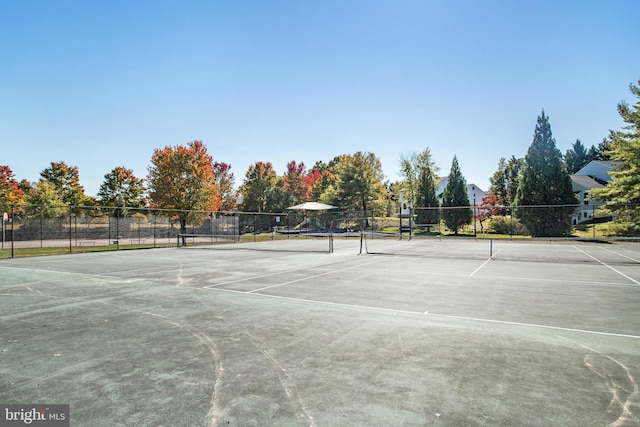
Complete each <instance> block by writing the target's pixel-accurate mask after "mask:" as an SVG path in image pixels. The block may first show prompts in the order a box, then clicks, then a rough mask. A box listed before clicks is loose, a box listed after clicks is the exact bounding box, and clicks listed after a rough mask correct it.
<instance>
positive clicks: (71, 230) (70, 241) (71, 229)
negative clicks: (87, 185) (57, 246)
mask: <svg viewBox="0 0 640 427" xmlns="http://www.w3.org/2000/svg"><path fill="white" fill-rule="evenodd" d="M72 208H73V205H72V204H69V253H71V248H72V246H71V245H72V242H73V226H72V224H71V212H72Z"/></svg>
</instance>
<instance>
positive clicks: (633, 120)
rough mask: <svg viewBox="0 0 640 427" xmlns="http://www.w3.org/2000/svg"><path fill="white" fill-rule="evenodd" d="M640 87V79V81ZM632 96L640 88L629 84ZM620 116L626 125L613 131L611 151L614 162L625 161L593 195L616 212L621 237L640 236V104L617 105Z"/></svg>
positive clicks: (614, 217) (636, 93) (610, 210)
mask: <svg viewBox="0 0 640 427" xmlns="http://www.w3.org/2000/svg"><path fill="white" fill-rule="evenodd" d="M638 85H640V80H639V81H638ZM629 88H630V90H631V93H633V94H634V95H635V96H637V97H639V98H640V87H639V86H635V85H633V84H631V85H629ZM618 113H619V114H620V116H621V117H622V119H623V120H624V122H625V123H627V125H626V126H624V127H623V129H624V130H621V131H611V134H610V136H609V141H610V145H609V151H608V152H607V154H608V155H609V156H610V157H611V160H617V161H620V162H622V165H621V166H620V167H618V168H617V169H616V170H614V171H611V172H610V175H611V182H609V183H608V184H607V186H606V187H605V188H602V189H598V190H593V191H592V192H591V196H592V197H593V198H595V199H600V200H604V201H605V208H606V209H607V210H608V211H609V212H611V213H613V222H614V227H615V228H614V230H615V232H616V233H617V234H619V235H628V236H638V235H640V205H639V204H640V101H638V102H636V104H635V105H633V106H629V104H627V103H626V102H621V103H620V104H618Z"/></svg>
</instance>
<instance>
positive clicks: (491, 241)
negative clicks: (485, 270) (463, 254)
mask: <svg viewBox="0 0 640 427" xmlns="http://www.w3.org/2000/svg"><path fill="white" fill-rule="evenodd" d="M489 258H491V259H493V238H491V239H489Z"/></svg>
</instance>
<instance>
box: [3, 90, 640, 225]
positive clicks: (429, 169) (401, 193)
mask: <svg viewBox="0 0 640 427" xmlns="http://www.w3.org/2000/svg"><path fill="white" fill-rule="evenodd" d="M638 84H639V85H640V81H639V82H638ZM630 90H631V92H632V93H633V95H635V96H637V97H640V89H639V87H638V86H636V85H633V84H631V85H630ZM618 112H619V114H620V115H621V116H622V118H623V120H624V121H625V123H626V126H625V127H624V128H623V129H622V130H619V131H611V132H610V134H609V135H608V136H607V137H606V138H604V139H603V141H602V142H601V143H600V144H599V145H598V146H595V145H594V146H591V147H590V148H586V147H585V146H584V145H583V144H582V142H581V141H580V140H576V142H575V143H574V144H573V146H572V147H571V149H569V150H567V152H566V153H564V154H562V153H561V152H560V150H558V149H557V147H556V142H555V139H554V138H553V135H552V132H551V125H550V121H549V117H548V116H547V115H546V114H545V112H544V111H543V112H542V114H541V115H540V116H539V117H538V118H537V122H536V126H535V131H534V136H533V141H532V144H531V146H530V147H529V149H528V151H527V154H526V156H525V157H524V158H516V157H515V156H511V158H510V159H509V160H508V161H507V160H506V159H505V158H501V159H500V160H499V162H498V170H497V171H496V172H495V173H494V174H493V176H492V177H491V178H490V182H491V187H490V188H489V193H488V195H487V197H485V200H483V202H482V204H483V212H484V213H485V214H486V212H491V213H492V214H493V213H496V212H498V210H496V209H497V207H498V206H514V205H519V206H525V205H526V206H530V205H557V206H565V208H558V209H556V210H547V211H544V212H546V213H542V212H543V211H533V210H527V211H522V212H521V213H520V214H519V220H521V222H522V223H523V224H524V225H525V227H526V228H527V229H528V230H529V232H530V233H531V234H532V235H566V234H568V233H569V232H570V230H571V223H570V217H571V214H572V212H573V211H572V209H570V208H568V207H566V206H567V205H575V204H576V203H577V200H576V197H575V195H574V193H573V190H572V183H571V179H570V174H572V173H575V172H576V171H577V170H579V169H580V168H582V167H583V166H584V165H585V164H587V163H588V162H589V161H591V160H616V161H620V162H621V166H620V167H619V169H617V170H616V171H614V172H612V173H611V175H612V178H613V180H612V182H610V183H609V184H608V185H607V186H606V187H605V188H603V189H601V190H594V191H593V192H592V193H591V194H592V196H593V197H594V198H598V199H599V200H603V201H604V202H605V208H606V209H609V210H610V211H611V212H613V213H615V214H616V216H615V218H616V219H617V221H618V222H619V224H618V226H619V230H618V231H619V232H621V233H635V234H637V233H638V232H639V231H640V222H639V216H640V215H639V214H638V213H635V211H629V210H628V209H623V208H620V207H619V206H622V205H629V204H637V203H640V171H639V170H638V169H639V168H640V137H639V135H640V134H639V132H640V103H636V104H635V105H632V106H630V105H629V104H627V103H626V102H624V101H623V102H621V103H620V104H618ZM399 166H400V172H401V177H402V179H401V180H400V181H398V182H389V181H386V180H385V176H384V173H383V172H382V164H381V162H380V160H379V159H378V157H377V156H376V155H375V154H374V153H371V152H365V151H359V152H356V153H352V154H342V155H339V156H336V157H334V158H333V159H331V160H330V161H329V162H324V161H317V162H316V163H315V164H314V165H313V166H311V167H307V166H306V165H305V164H304V163H302V162H296V161H291V162H290V163H288V164H287V166H286V171H285V172H284V173H283V174H282V175H278V173H277V172H276V171H275V170H274V168H273V165H272V164H271V163H270V162H262V161H259V162H256V163H254V164H253V165H251V166H250V167H249V168H248V170H247V171H246V173H245V175H244V179H243V182H242V183H241V185H240V186H239V188H237V189H236V188H235V177H234V174H233V173H232V172H231V165H229V164H227V163H224V162H218V161H214V159H213V157H212V156H211V155H210V154H209V153H208V150H207V148H206V146H205V145H204V144H203V143H202V142H201V141H192V142H189V143H187V144H185V145H176V146H167V147H164V148H161V149H156V150H154V152H153V154H152V156H151V164H150V166H149V168H148V171H149V173H148V175H147V177H145V178H139V177H136V176H135V175H134V174H133V171H132V170H131V169H128V168H126V167H125V166H117V167H115V168H114V169H113V170H111V171H110V172H109V173H107V174H106V175H105V176H104V181H103V182H102V184H101V186H100V188H99V191H98V193H97V195H96V197H91V196H88V195H86V194H85V193H84V188H83V187H82V185H80V179H79V171H78V168H77V167H75V166H69V165H67V164H66V163H65V162H63V161H60V162H52V163H51V164H50V165H49V166H48V167H47V168H45V169H44V170H42V172H41V173H40V179H39V180H38V181H37V182H28V181H27V180H22V181H17V180H16V178H15V176H14V174H13V172H12V170H11V168H10V167H9V166H8V165H4V166H3V165H0V210H3V211H7V210H8V207H9V206H13V207H14V209H15V213H20V209H21V208H20V206H23V205H34V206H36V209H35V210H30V215H38V216H41V217H55V216H60V215H63V214H64V212H65V211H66V209H68V206H110V207H114V208H117V209H115V210H114V213H115V214H117V215H126V214H127V209H130V208H156V209H167V210H170V211H171V212H173V214H174V215H175V216H177V217H178V218H179V220H180V223H181V228H184V227H186V223H187V222H188V221H192V220H194V219H195V218H194V217H192V215H195V214H193V213H188V212H190V211H235V210H242V211H247V212H283V211H285V209H286V208H287V207H289V206H292V205H295V204H298V203H301V202H304V201H309V200H315V201H320V202H323V203H327V204H331V205H335V206H338V207H340V208H341V209H342V210H358V211H369V212H372V213H373V214H375V215H391V214H394V213H397V212H398V210H399V208H400V204H401V203H402V202H404V203H406V204H408V205H410V206H413V207H416V208H442V207H444V208H446V207H460V206H470V203H469V200H468V197H467V191H466V181H465V178H464V175H463V174H462V171H461V170H460V166H459V164H458V161H457V158H456V157H455V156H454V158H453V161H452V164H451V169H450V171H449V175H448V180H447V186H446V187H445V189H444V194H442V197H441V198H438V197H437V195H436V190H437V180H438V172H439V169H438V167H437V166H436V164H435V162H434V161H433V159H432V156H431V152H430V149H429V148H426V149H424V150H423V151H422V152H420V153H411V154H408V155H403V156H401V158H400V165H399ZM443 212H445V211H443ZM503 212H504V210H503ZM473 213H474V211H473V210H471V209H468V210H451V211H450V212H449V213H447V214H445V215H443V219H444V220H445V223H446V225H447V227H449V228H450V229H452V230H454V231H455V232H457V231H458V229H459V228H461V227H462V226H464V225H466V224H468V223H469V222H471V221H472V219H473ZM514 214H515V213H514ZM416 215H417V216H416V222H417V223H418V224H430V223H434V222H436V220H437V218H436V216H438V215H441V214H440V213H438V212H437V211H436V210H430V209H417V210H416ZM485 216H486V215H485ZM481 219H482V218H481Z"/></svg>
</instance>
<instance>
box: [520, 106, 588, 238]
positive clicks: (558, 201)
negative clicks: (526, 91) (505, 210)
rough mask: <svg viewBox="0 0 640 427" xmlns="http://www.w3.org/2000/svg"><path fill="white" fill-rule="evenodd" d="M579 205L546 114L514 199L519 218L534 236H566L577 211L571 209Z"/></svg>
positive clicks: (543, 116)
mask: <svg viewBox="0 0 640 427" xmlns="http://www.w3.org/2000/svg"><path fill="white" fill-rule="evenodd" d="M576 203H577V199H576V196H575V195H574V193H573V184H572V182H571V177H570V176H569V174H568V173H567V169H566V166H565V163H564V161H563V159H562V153H561V152H560V150H558V149H557V148H556V141H555V139H554V138H553V135H552V133H551V125H550V124H549V117H548V116H545V114H544V110H543V111H542V115H541V116H539V117H538V122H537V124H536V129H535V132H534V134H533V142H532V144H531V146H530V147H529V150H528V151H527V155H526V156H525V158H524V168H523V170H522V175H521V178H520V183H519V185H518V190H517V192H516V198H515V204H516V205H517V206H519V208H518V210H517V216H518V217H519V218H520V220H521V221H522V223H523V224H524V225H525V226H526V227H527V229H528V230H529V232H530V233H531V235H533V236H545V237H547V236H566V235H569V234H570V233H571V215H572V214H573V212H574V210H575V206H570V205H575V204H576ZM554 205H558V207H552V206H554ZM568 205H569V206H568Z"/></svg>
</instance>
